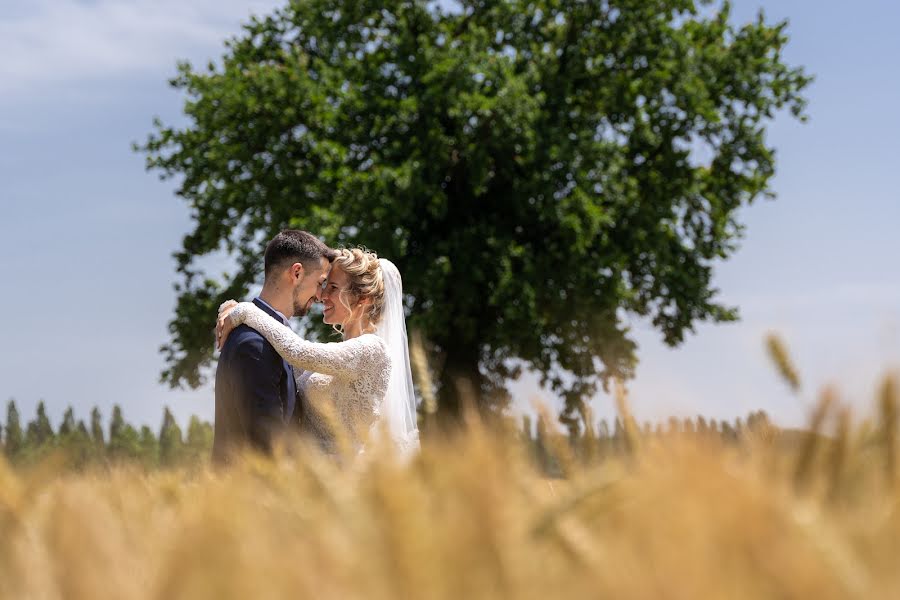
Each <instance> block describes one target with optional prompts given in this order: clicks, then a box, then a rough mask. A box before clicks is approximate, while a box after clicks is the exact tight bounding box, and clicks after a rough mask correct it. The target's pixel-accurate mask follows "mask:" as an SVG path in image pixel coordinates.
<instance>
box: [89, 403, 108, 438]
mask: <svg viewBox="0 0 900 600" xmlns="http://www.w3.org/2000/svg"><path fill="white" fill-rule="evenodd" d="M91 440H92V441H93V442H94V444H95V445H96V446H97V447H99V448H106V440H104V439H103V418H102V417H101V416H100V409H99V408H97V407H96V406H95V407H94V408H93V409H92V410H91Z"/></svg>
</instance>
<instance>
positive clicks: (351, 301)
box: [217, 248, 419, 453]
mask: <svg viewBox="0 0 900 600" xmlns="http://www.w3.org/2000/svg"><path fill="white" fill-rule="evenodd" d="M337 252H338V254H337V257H336V258H335V259H334V262H333V263H332V267H331V272H330V274H329V276H328V279H327V280H326V281H325V283H324V284H323V285H322V288H321V290H320V291H319V294H318V299H319V300H321V301H322V302H323V303H324V308H325V311H324V321H325V323H328V324H329V325H331V326H332V327H334V329H335V330H336V331H337V332H338V333H340V334H341V336H342V337H343V341H340V342H330V343H315V342H310V341H307V340H304V339H303V338H301V337H300V336H298V335H297V334H296V333H294V331H293V330H292V329H291V328H290V327H287V326H286V325H282V324H281V323H279V322H277V321H276V320H274V319H273V318H272V317H270V316H269V315H268V314H266V313H265V312H263V311H262V310H261V309H259V308H258V307H257V306H256V305H254V304H253V303H252V302H241V303H237V302H235V301H233V300H229V301H228V302H225V303H224V304H222V306H221V307H220V308H219V318H218V322H217V332H218V333H220V334H221V335H220V336H219V345H220V347H221V346H222V345H224V343H225V339H226V337H227V336H228V334H229V333H230V332H231V331H232V330H233V329H234V328H235V327H237V326H238V325H241V324H246V325H248V326H249V327H252V328H253V329H255V330H256V331H258V332H259V333H260V334H262V335H263V336H264V337H265V338H266V339H267V340H268V341H269V343H270V344H272V346H273V347H274V348H275V350H276V351H277V352H278V353H279V354H280V355H281V356H282V358H284V360H286V361H287V362H288V363H290V364H291V366H293V367H294V376H295V379H296V381H297V389H298V390H299V391H300V394H299V396H300V398H299V401H300V405H301V409H302V413H301V414H302V418H303V420H304V427H305V429H306V430H307V431H309V432H311V433H312V435H313V436H314V437H315V438H316V439H317V440H318V442H319V443H320V444H321V446H322V447H323V449H324V450H325V451H326V452H330V453H333V452H335V451H336V450H337V448H336V443H335V442H336V437H335V433H336V432H335V431H334V427H335V426H338V427H340V428H341V432H340V433H341V434H343V435H346V436H347V437H348V438H349V440H350V442H351V443H352V444H353V446H354V448H355V449H356V450H357V451H362V450H363V444H364V440H365V438H366V437H367V436H368V435H369V434H371V435H378V433H379V431H381V430H384V431H387V432H388V433H389V435H390V438H391V441H392V442H393V443H394V444H395V446H397V448H398V450H399V451H400V452H401V453H407V452H410V451H413V450H415V449H417V448H418V446H419V432H418V428H417V425H416V403H415V395H414V392H413V385H412V376H411V372H410V365H409V348H408V345H407V344H408V342H407V337H406V319H405V316H404V313H403V285H402V281H401V278H400V272H399V271H398V270H397V267H396V266H394V264H393V263H392V262H390V261H389V260H386V259H383V258H382V259H379V258H378V256H377V255H376V254H375V253H374V252H368V251H365V250H362V249H360V248H353V249H349V250H348V249H342V250H338V251H337Z"/></svg>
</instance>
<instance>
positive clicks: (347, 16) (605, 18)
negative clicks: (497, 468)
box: [138, 0, 810, 414]
mask: <svg viewBox="0 0 900 600" xmlns="http://www.w3.org/2000/svg"><path fill="white" fill-rule="evenodd" d="M787 40H788V38H787V35H786V23H775V24H769V23H767V22H766V21H765V19H764V17H763V15H760V16H759V18H758V19H757V20H756V21H754V22H752V23H748V24H745V25H742V26H736V25H734V24H733V23H732V21H731V18H730V6H729V4H728V3H727V2H726V3H713V2H705V1H700V2H696V1H694V0H625V1H609V2H606V1H604V2H598V1H593V0H588V1H584V0H476V1H472V0H466V1H462V2H460V3H459V10H454V11H447V10H444V9H442V8H440V7H439V6H436V5H434V4H432V3H427V2H424V1H421V0H352V1H351V0H341V1H335V0H296V1H291V2H289V3H287V4H286V5H285V6H284V7H283V8H281V9H278V10H276V11H274V12H273V13H272V14H271V15H269V16H266V17H263V18H254V19H252V20H251V22H249V23H248V24H247V25H246V26H245V27H244V28H243V30H242V32H241V33H240V34H239V35H237V36H236V37H234V38H233V39H230V40H229V41H228V42H227V43H226V49H225V53H224V56H223V57H222V58H221V60H220V61H219V62H215V63H210V64H209V65H206V66H205V67H203V68H195V67H194V66H193V65H191V64H187V63H184V64H180V65H179V67H178V75H177V76H176V77H175V78H174V79H173V80H172V82H171V83H172V85H173V86H174V87H175V88H176V89H178V90H180V91H181V92H182V93H183V94H184V95H185V96H186V102H185V105H184V112H185V114H186V116H187V117H188V121H187V124H186V125H183V126H180V125H179V126H168V125H165V124H163V123H161V122H159V121H157V122H156V126H155V131H154V132H153V133H151V134H150V136H149V138H148V139H147V141H146V142H145V143H144V144H143V145H141V146H140V147H138V150H140V151H142V152H144V153H145V154H146V155H147V165H148V168H149V169H153V170H158V171H159V172H160V173H161V175H162V176H163V177H173V178H177V182H178V184H177V185H178V188H177V193H178V195H179V196H180V197H182V198H183V199H184V200H185V201H186V202H187V203H188V205H189V206H190V208H191V210H192V215H193V221H194V226H193V230H192V231H191V232H190V233H189V234H188V235H187V236H185V238H184V240H183V247H182V248H181V250H180V251H178V252H177V253H176V259H177V268H178V271H179V273H180V275H181V281H180V282H179V283H178V284H177V286H176V289H177V292H178V304H177V308H176V311H175V316H174V319H173V320H172V322H171V324H170V331H171V334H172V338H171V342H170V343H169V344H167V345H166V346H165V347H164V348H163V351H164V353H165V355H166V359H167V364H168V367H167V369H166V371H165V372H164V373H163V379H164V380H166V381H168V382H169V383H170V384H172V385H188V386H197V385H199V384H200V383H201V381H202V378H203V373H204V366H205V365H208V364H209V362H210V361H211V360H212V358H213V354H212V351H213V349H212V341H211V336H210V334H209V331H210V329H211V326H212V320H213V317H214V315H215V311H216V308H217V306H218V305H219V303H220V302H221V301H223V300H224V299H227V298H238V297H243V296H245V295H246V293H247V291H248V290H249V288H250V286H251V285H252V284H254V283H258V282H259V280H260V279H261V272H262V268H261V257H262V249H263V246H264V244H265V241H266V240H267V239H268V238H270V237H271V236H272V235H274V234H275V233H277V231H279V230H280V229H283V228H288V227H291V228H300V229H306V230H309V231H312V232H315V233H317V234H319V235H321V236H322V237H323V238H324V239H325V240H326V242H328V243H330V244H332V245H341V244H345V245H350V244H357V243H361V244H364V245H366V246H368V247H369V248H372V249H374V250H376V251H378V253H379V254H380V255H382V256H385V257H387V258H390V259H391V260H393V261H394V262H395V263H396V264H397V265H398V267H399V269H400V271H401V273H403V276H404V290H405V292H406V293H407V294H408V299H407V300H408V302H407V307H408V314H409V318H410V324H411V325H412V326H414V327H416V328H418V329H419V330H420V331H422V332H423V333H424V335H425V338H426V339H428V340H429V341H430V342H431V343H432V344H433V348H434V349H435V350H436V351H437V352H438V353H439V356H441V360H440V362H439V367H440V371H441V374H442V375H441V377H440V378H439V380H438V385H439V387H440V391H441V396H440V400H441V401H440V408H441V409H443V410H445V411H447V412H454V411H455V410H456V409H457V407H458V403H459V398H458V395H457V394H456V393H455V392H454V390H453V385H452V382H454V381H456V380H457V379H458V378H459V377H461V376H466V377H469V378H474V383H475V385H474V389H475V390H476V393H477V394H478V395H479V396H481V397H483V398H485V399H487V400H486V402H488V401H490V399H494V400H496V401H500V402H502V401H503V399H504V395H503V393H502V391H503V388H504V382H505V381H507V380H508V378H509V377H510V376H514V375H515V374H516V365H524V366H525V367H526V368H529V369H533V370H535V371H536V372H538V373H540V374H541V376H542V379H543V382H544V383H545V384H549V385H551V386H552V387H553V388H554V389H555V390H556V391H557V392H559V393H560V394H562V395H565V397H566V400H567V406H568V409H569V411H570V413H572V414H574V413H575V412H576V411H577V409H578V406H579V403H580V402H581V401H582V399H583V398H584V397H586V396H587V395H589V394H591V393H593V392H594V391H595V390H596V388H597V386H598V385H599V384H601V383H605V382H606V381H607V380H608V379H609V378H610V377H613V376H618V377H628V376H630V375H631V374H632V373H633V369H634V366H635V363H636V354H635V353H636V347H635V343H634V341H633V339H632V338H631V337H630V335H629V329H628V326H627V323H628V319H629V317H630V316H640V317H645V318H647V319H649V321H650V322H652V323H653V325H654V326H655V327H656V328H657V329H658V330H659V332H660V333H661V335H662V337H663V339H664V340H665V341H666V342H667V343H668V344H670V345H677V344H678V343H680V342H681V341H682V340H683V339H684V336H685V334H686V333H687V332H690V331H691V329H692V327H693V326H694V325H695V324H696V323H697V322H698V321H713V322H717V321H729V320H733V319H735V318H736V316H737V313H736V309H735V308H733V307H729V306H725V305H723V304H722V303H720V302H719V301H718V299H717V290H716V289H714V287H713V286H712V284H711V278H712V270H713V267H714V266H715V264H716V263H717V261H721V260H724V259H727V258H728V257H729V256H730V255H731V254H732V253H733V252H734V250H735V249H736V247H737V243H738V241H739V239H740V237H741V235H742V226H741V223H740V222H739V219H738V216H739V212H738V209H739V208H740V207H742V206H745V205H747V204H749V203H750V202H752V201H753V200H754V199H756V198H759V197H760V196H771V190H770V187H769V182H770V179H771V177H772V175H773V174H774V170H775V152H774V149H773V148H772V147H771V146H769V145H768V144H767V142H766V139H765V131H766V126H767V125H768V123H770V122H771V120H772V118H773V117H774V116H775V114H776V112H778V111H779V110H780V109H789V110H790V111H791V112H792V113H793V115H794V116H796V117H799V118H803V109H804V106H805V100H804V98H803V96H802V92H803V89H804V88H805V86H806V85H807V84H808V83H809V81H810V79H809V78H808V77H807V76H806V74H805V73H804V71H803V69H802V68H799V67H793V66H790V65H788V64H786V62H785V60H784V59H783V57H782V51H783V48H784V46H785V44H786V43H787ZM217 251H224V252H225V253H227V254H228V255H230V256H231V257H233V258H234V259H235V261H236V265H237V267H236V271H235V272H233V273H227V274H224V275H220V274H217V273H210V272H206V271H204V269H203V268H202V267H201V266H200V265H201V262H200V261H199V259H200V258H201V257H203V256H204V255H207V254H210V253H213V252H217Z"/></svg>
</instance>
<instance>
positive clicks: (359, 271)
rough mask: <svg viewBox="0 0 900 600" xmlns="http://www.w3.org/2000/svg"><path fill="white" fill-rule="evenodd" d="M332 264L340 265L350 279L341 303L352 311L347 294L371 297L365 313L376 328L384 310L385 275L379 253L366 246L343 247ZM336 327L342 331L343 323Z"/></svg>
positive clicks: (341, 297) (335, 327)
mask: <svg viewBox="0 0 900 600" xmlns="http://www.w3.org/2000/svg"><path fill="white" fill-rule="evenodd" d="M331 264H332V266H335V267H340V268H341V270H342V271H344V273H346V274H347V279H348V280H349V281H350V285H349V287H348V288H347V289H346V290H342V291H341V294H340V300H341V304H343V305H344V307H345V308H347V310H350V311H351V312H352V310H353V309H352V307H351V306H350V303H349V302H347V301H346V299H345V297H344V295H345V294H351V295H353V297H355V298H356V299H357V301H359V300H363V299H366V298H368V299H370V300H371V303H369V305H368V306H367V307H366V309H365V312H364V313H363V314H364V315H365V316H366V317H368V320H369V325H370V327H373V328H374V326H375V325H377V324H378V322H379V321H381V314H382V312H383V311H384V275H383V273H382V271H381V264H380V263H379V262H378V255H377V254H375V253H374V252H369V251H368V250H366V249H365V248H341V249H340V250H338V251H337V256H336V257H335V259H334V261H333V262H332V263H331ZM334 329H335V331H337V332H338V333H342V329H343V328H342V326H341V325H335V326H334Z"/></svg>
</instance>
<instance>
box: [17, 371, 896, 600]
mask: <svg viewBox="0 0 900 600" xmlns="http://www.w3.org/2000/svg"><path fill="white" fill-rule="evenodd" d="M896 396H897V386H896V385H895V384H894V383H893V382H891V381H889V382H888V383H886V384H885V385H884V387H883V390H882V393H881V397H880V398H879V407H880V411H881V413H880V414H881V417H880V420H879V422H878V424H877V425H868V426H861V427H854V426H851V425H850V422H849V419H848V416H847V414H846V411H842V410H840V409H839V407H837V406H836V404H837V403H836V401H834V399H833V398H832V399H826V400H825V401H823V404H822V406H821V407H820V409H819V410H818V411H817V412H816V414H815V419H814V424H813V425H814V430H813V431H810V432H794V434H793V438H791V439H789V438H788V437H787V436H786V435H785V434H784V432H777V431H766V430H765V429H762V430H758V431H755V432H749V433H748V432H744V433H743V434H742V435H741V436H740V437H736V438H735V439H734V440H733V442H727V441H723V440H722V439H721V438H720V437H716V436H709V435H706V436H704V435H687V434H686V433H684V432H668V433H665V432H664V433H662V434H655V435H649V436H648V435H646V434H644V435H642V434H640V432H636V433H635V435H642V437H641V439H640V440H639V442H640V443H639V444H637V445H636V447H634V448H628V449H627V450H626V451H624V452H619V453H616V454H614V455H612V454H611V455H607V456H606V457H605V458H604V459H603V460H596V456H594V455H590V453H588V454H585V453H575V454H573V453H570V448H571V444H568V442H566V441H565V440H564V439H562V438H560V439H558V440H556V443H554V442H553V440H549V441H548V444H547V446H548V448H552V450H548V452H554V453H555V455H554V456H555V460H556V462H557V464H558V465H559V466H560V467H559V468H560V472H561V475H562V476H561V477H557V478H553V479H548V478H546V477H544V476H542V475H540V472H539V471H538V470H537V469H535V467H534V463H535V461H534V456H533V453H531V452H530V451H529V450H528V448H527V446H526V445H525V444H523V443H522V442H521V441H520V440H521V438H520V437H519V436H517V435H515V434H513V433H509V432H507V433H504V432H502V431H496V430H488V429H487V428H486V427H484V426H482V425H480V424H479V423H478V422H475V423H472V424H470V427H469V430H468V431H467V433H465V434H460V435H459V436H457V437H454V438H452V439H450V438H448V439H446V440H442V441H435V440H431V441H430V443H428V444H426V446H425V447H424V448H423V451H422V453H421V454H420V455H419V456H417V457H416V458H415V459H414V460H412V462H410V463H409V464H404V463H402V461H397V460H394V459H393V458H392V457H390V456H387V455H380V454H376V453H371V454H370V455H369V456H368V457H367V458H366V459H365V460H364V461H358V462H356V463H354V464H353V465H346V464H345V466H344V467H339V466H337V464H336V463H335V462H334V461H330V460H326V459H323V458H321V457H317V456H316V455H315V454H313V453H312V452H302V451H301V452H295V453H294V454H293V455H292V457H290V456H285V457H283V458H281V459H279V460H278V461H274V462H271V461H265V460H260V459H254V458H252V457H249V458H247V459H246V460H244V461H243V462H241V463H240V464H238V465H236V466H235V467H234V468H232V469H229V470H227V471H223V472H215V471H211V470H203V469H201V470H199V471H198V470H196V469H194V470H176V471H168V472H166V471H162V472H155V473H147V472H145V471H141V470H136V469H135V470H129V469H127V468H122V467H120V468H112V469H110V470H99V469H98V470H96V471H94V472H88V473H81V474H76V473H71V474H60V473H61V472H60V471H59V470H58V469H55V468H54V467H53V466H52V465H50V464H47V465H45V466H44V467H41V468H35V469H28V470H27V471H13V470H12V469H11V468H9V467H8V466H6V465H5V464H0V533H2V537H0V595H2V596H3V597H5V598H91V599H95V598H126V599H127V598H167V599H168V598H191V599H198V598H215V599H225V598H279V597H284V598H307V597H310V598H342V599H344V598H391V599H394V598H448V599H450V598H453V599H459V598H542V599H543V598H597V597H609V598H684V599H692V600H693V599H697V598H898V597H900V569H898V568H897V565H898V563H897V561H898V550H900V511H898V507H900V494H898V491H897V490H898V486H897V485H896V483H897V481H896V472H895V465H896V457H895V456H894V453H895V452H896V442H895V438H896V435H895V431H894V428H895V427H896V422H895V419H896V414H897V407H896V403H897V397H896ZM585 456H594V459H591V460H588V459H586V458H585Z"/></svg>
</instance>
